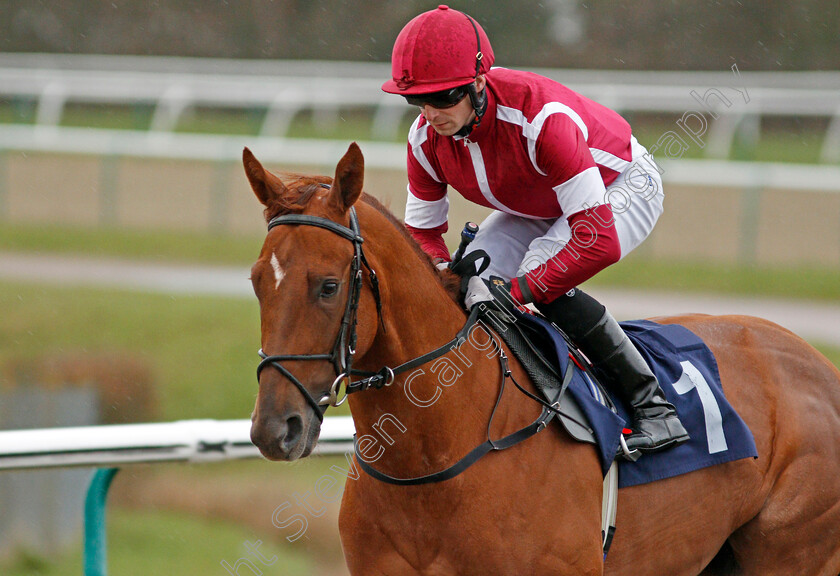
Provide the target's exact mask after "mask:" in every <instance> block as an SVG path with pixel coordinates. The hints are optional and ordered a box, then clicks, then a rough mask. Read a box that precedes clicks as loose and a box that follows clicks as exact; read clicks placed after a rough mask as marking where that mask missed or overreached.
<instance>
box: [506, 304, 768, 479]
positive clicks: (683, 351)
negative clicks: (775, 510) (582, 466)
mask: <svg viewBox="0 0 840 576" xmlns="http://www.w3.org/2000/svg"><path fill="white" fill-rule="evenodd" d="M519 316H520V317H519V319H518V321H522V322H523V323H524V324H526V325H527V326H528V327H529V329H530V331H540V332H542V333H543V334H544V337H545V339H546V340H548V341H550V342H551V343H552V344H553V347H554V349H555V350H556V360H557V362H558V366H559V367H560V370H561V371H562V370H565V366H566V363H567V362H568V361H569V360H568V349H567V346H566V342H565V340H564V339H563V337H562V335H561V334H560V333H558V332H557V330H556V329H555V328H554V327H553V326H552V325H551V324H550V323H549V322H548V321H547V320H545V319H543V318H541V317H538V316H535V315H531V314H521V315H519ZM621 326H622V328H623V329H624V331H625V332H626V333H627V336H628V337H629V338H630V340H631V341H632V342H633V344H634V345H635V346H636V348H637V349H638V350H639V351H640V352H641V354H642V356H643V357H644V358H645V360H646V361H647V362H648V364H649V365H650V366H651V368H652V370H653V372H654V374H655V375H656V377H657V379H658V380H659V383H660V385H661V386H662V389H663V391H664V392H665V396H666V398H667V399H668V401H669V402H671V403H672V404H674V406H675V407H676V409H677V412H678V413H679V415H680V419H681V420H682V423H683V425H684V426H685V427H686V429H687V430H688V433H689V434H690V435H691V440H689V441H688V442H686V443H685V444H682V445H680V446H677V447H676V448H671V449H669V450H665V451H663V452H657V453H653V454H645V455H643V456H642V457H641V458H640V459H639V460H638V461H637V462H628V461H624V460H621V461H620V462H619V476H618V477H619V487H621V488H624V487H627V486H635V485H637V484H645V483H647V482H653V481H656V480H662V479H665V478H670V477H672V476H678V475H680V474H685V473H687V472H691V471H693V470H699V469H701V468H705V467H708V466H713V465H715V464H722V463H724V462H730V461H733V460H739V459H742V458H750V457H752V458H756V457H758V451H757V449H756V447H755V440H754V439H753V436H752V433H751V432H750V430H749V428H747V426H746V424H744V422H743V420H742V419H741V418H740V416H738V414H737V413H736V412H735V410H734V409H733V408H732V406H731V405H730V404H729V402H728V401H727V400H726V397H725V396H724V394H723V387H722V386H721V383H720V375H719V374H718V367H717V361H716V360H715V358H714V355H713V354H712V352H711V350H709V348H708V346H706V344H705V343H704V342H703V341H702V340H701V339H700V337H698V336H697V335H696V334H694V333H693V332H691V331H690V330H688V329H687V328H685V327H683V326H679V325H676V324H657V323H655V322H651V321H649V320H635V321H629V322H622V323H621ZM561 373H562V372H561ZM601 381H602V383H604V385H605V387H606V388H607V391H608V393H609V394H610V396H611V398H612V400H613V403H614V404H615V406H616V409H617V411H618V415H616V414H615V413H613V412H612V411H611V410H610V409H609V408H607V407H606V406H604V405H603V404H601V403H600V402H599V401H598V400H597V396H598V394H599V393H600V392H599V391H598V388H597V386H595V384H594V383H593V382H592V381H591V379H590V378H589V376H588V375H587V374H586V373H584V372H583V371H582V370H576V372H575V377H574V379H573V380H572V383H571V384H570V385H569V390H568V393H569V394H571V395H572V396H573V397H574V399H575V400H576V401H577V403H578V404H579V406H580V408H581V410H582V411H583V412H584V414H585V415H586V417H587V418H588V419H589V423H590V425H591V427H592V429H593V432H594V435H595V438H596V439H597V441H598V446H597V449H598V453H599V458H600V462H601V471H602V473H604V474H606V472H607V471H608V470H609V467H610V465H611V464H612V462H613V460H614V456H615V454H616V452H617V450H618V446H619V437H620V434H621V430H622V428H623V427H625V426H627V425H628V424H629V423H630V422H631V421H632V420H631V417H630V411H629V407H628V406H625V405H624V404H623V402H622V401H621V400H620V399H619V398H618V397H617V395H616V394H614V390H613V389H612V386H613V384H612V383H611V382H605V381H604V379H601Z"/></svg>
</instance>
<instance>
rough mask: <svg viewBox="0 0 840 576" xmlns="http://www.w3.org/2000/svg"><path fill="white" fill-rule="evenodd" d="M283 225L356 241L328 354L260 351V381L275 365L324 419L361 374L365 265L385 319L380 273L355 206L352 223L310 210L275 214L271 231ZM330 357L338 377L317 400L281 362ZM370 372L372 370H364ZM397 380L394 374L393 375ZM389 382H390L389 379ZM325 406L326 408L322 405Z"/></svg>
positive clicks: (322, 359)
mask: <svg viewBox="0 0 840 576" xmlns="http://www.w3.org/2000/svg"><path fill="white" fill-rule="evenodd" d="M321 186H323V187H325V188H329V185H327V184H321ZM280 225H303V226H316V227H318V228H324V229H326V230H329V231H330V232H333V233H334V234H338V235H339V236H341V237H342V238H345V239H347V240H349V241H350V242H352V243H353V260H352V262H351V264H350V285H349V287H348V290H347V292H348V293H347V304H346V305H345V307H344V315H343V317H342V319H341V326H340V327H339V329H338V335H337V336H336V338H335V343H334V344H333V347H332V350H331V351H330V352H329V353H326V354H277V355H271V356H269V355H267V354H266V353H265V352H263V351H262V350H260V351H259V355H260V356H261V357H262V359H263V360H262V362H260V364H259V366H257V381H259V378H260V374H261V373H262V371H263V370H264V369H265V367H266V366H272V367H273V368H275V369H277V370H278V371H279V372H280V373H281V374H282V375H283V376H285V377H286V378H288V379H289V381H290V382H291V383H292V384H294V385H295V387H296V388H297V389H298V390H299V391H300V393H301V394H302V395H303V397H304V399H305V400H306V402H307V403H308V404H309V405H310V406H311V407H312V410H313V411H314V412H315V415H316V416H317V417H318V420H320V421H322V422H323V420H324V411H325V410H326V409H327V408H326V407H327V406H340V405H341V404H343V403H344V401H345V400H346V399H347V396H346V394H347V392H349V391H350V388H349V386H350V376H351V375H352V374H359V373H360V372H358V371H356V370H353V368H352V364H353V355H354V354H355V353H356V340H357V337H356V320H357V312H358V310H359V299H360V296H361V293H362V282H363V281H362V268H363V267H364V268H365V269H367V271H368V278H369V280H370V285H371V289H372V291H373V297H374V299H375V300H376V311H377V314H378V315H379V319H380V322H381V321H382V301H381V299H380V296H379V280H378V279H377V277H376V272H375V271H374V270H373V268H371V267H370V264H368V261H367V258H365V252H364V250H363V249H362V242H364V239H363V238H362V236H361V234H360V233H359V220H358V218H357V217H356V210H355V208H350V227H349V228H348V227H347V226H342V225H341V224H337V223H336V222H333V221H332V220H329V219H328V218H323V217H321V216H309V215H306V214H283V215H280V216H277V217H275V218H272V219H271V220H270V221H269V222H268V231H269V232H271V230H272V229H273V228H275V227H276V226H280ZM298 360H308V361H328V362H331V363H332V365H333V367H334V369H335V375H336V378H335V380H334V381H333V383H332V385H331V386H330V388H329V390H327V391H325V392H324V393H323V394H322V395H321V397H320V398H318V399H317V400H316V399H315V398H314V397H313V396H312V394H310V393H309V391H308V390H307V389H306V387H305V386H304V385H303V384H302V383H301V382H300V380H298V379H297V378H296V377H295V376H294V375H293V374H292V373H291V372H289V370H287V369H286V368H285V367H283V365H282V364H281V362H288V361H298ZM363 374H364V375H366V376H369V375H370V374H368V373H363ZM343 381H346V384H345V396H344V397H342V398H341V399H340V400H339V399H338V394H339V390H340V388H341V383H342V382H343ZM391 381H393V375H392V376H391ZM387 384H390V382H388V383H387ZM322 407H323V408H322Z"/></svg>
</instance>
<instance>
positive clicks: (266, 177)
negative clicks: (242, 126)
mask: <svg viewBox="0 0 840 576" xmlns="http://www.w3.org/2000/svg"><path fill="white" fill-rule="evenodd" d="M242 164H243V165H244V166H245V175H246V176H248V182H250V183H251V188H252V189H253V190H254V194H256V195H257V199H258V200H259V201H260V202H261V203H262V205H263V206H266V207H268V205H269V204H271V203H272V202H273V201H274V200H276V199H277V198H284V197H285V196H286V195H287V194H288V191H289V190H288V188H286V186H285V185H284V184H283V182H281V181H280V178H278V177H277V176H275V175H274V174H272V173H271V172H269V171H268V170H266V169H265V168H263V165H262V164H260V161H259V160H257V158H256V157H255V156H254V154H253V153H252V152H251V151H250V150H249V149H248V148H245V149H244V150H242Z"/></svg>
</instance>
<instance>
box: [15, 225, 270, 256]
mask: <svg viewBox="0 0 840 576" xmlns="http://www.w3.org/2000/svg"><path fill="white" fill-rule="evenodd" d="M263 238H264V235H263V232H262V231H261V230H258V231H256V234H255V235H253V236H238V235H231V234H205V233H199V232H188V231H183V232H182V231H168V230H154V231H141V230H128V229H123V228H86V227H71V226H61V225H54V224H50V225H49V226H39V225H32V224H16V223H3V224H2V225H0V250H14V251H21V252H50V253H53V254H84V255H86V256H97V257H121V258H129V259H131V258H134V259H143V260H156V261H168V262H195V263H204V264H219V265H226V264H242V265H248V266H250V265H251V264H252V263H253V261H254V260H256V258H257V256H258V255H259V252H260V246H262V242H263Z"/></svg>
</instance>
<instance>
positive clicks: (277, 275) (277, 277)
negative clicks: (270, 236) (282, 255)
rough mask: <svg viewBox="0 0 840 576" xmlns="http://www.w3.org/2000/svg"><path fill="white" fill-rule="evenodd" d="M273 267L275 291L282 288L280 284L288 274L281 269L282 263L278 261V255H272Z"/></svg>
mask: <svg viewBox="0 0 840 576" xmlns="http://www.w3.org/2000/svg"><path fill="white" fill-rule="evenodd" d="M271 267H272V268H273V269H274V289H275V290H277V288H279V287H280V282H281V281H282V280H283V278H285V276H286V273H285V272H283V269H282V268H280V262H279V261H278V260H277V254H274V253H272V254H271Z"/></svg>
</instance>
